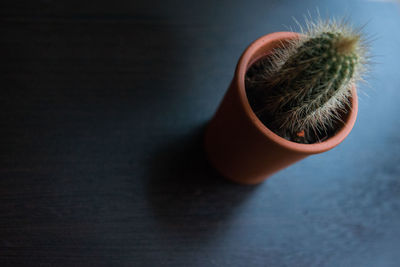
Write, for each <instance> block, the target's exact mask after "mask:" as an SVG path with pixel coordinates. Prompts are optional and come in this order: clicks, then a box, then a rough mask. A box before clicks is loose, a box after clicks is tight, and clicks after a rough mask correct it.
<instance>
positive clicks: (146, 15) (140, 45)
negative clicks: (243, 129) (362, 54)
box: [0, 0, 400, 267]
mask: <svg viewBox="0 0 400 267" xmlns="http://www.w3.org/2000/svg"><path fill="white" fill-rule="evenodd" d="M316 7H319V9H320V12H321V15H322V17H328V16H339V17H342V16H347V17H348V18H349V21H350V22H352V23H354V24H355V25H357V26H361V25H364V24H365V23H367V25H366V26H365V33H366V34H367V35H368V36H371V38H372V39H375V41H373V42H372V44H371V53H372V54H373V55H374V58H373V61H374V62H376V64H374V65H372V66H371V71H370V77H367V80H368V82H369V83H368V84H362V85H360V86H359V95H360V107H359V116H358V119H357V122H356V125H355V127H354V129H353V131H352V133H351V134H350V135H349V136H348V138H347V139H346V140H345V141H344V142H343V143H342V144H341V145H339V146H338V147H337V148H335V149H333V150H331V151H329V152H327V153H324V154H321V155H316V156H312V157H309V158H307V159H305V160H303V161H301V162H300V163H298V164H295V165H293V166H291V167H289V168H287V169H286V170H284V171H282V172H280V173H278V174H276V175H274V176H272V177H271V178H270V179H268V180H267V181H266V182H265V183H263V184H261V185H259V186H239V185H235V184H232V183H230V182H227V181H225V180H223V179H222V178H221V177H220V176H219V175H218V174H217V173H216V172H215V171H214V170H213V169H212V168H211V167H210V166H209V165H208V164H207V162H206V160H205V158H204V154H203V151H202V134H203V130H204V126H205V125H206V123H207V122H208V121H209V119H210V118H211V116H212V115H213V113H214V112H215V110H216V108H217V106H218V104H219V102H220V101H221V99H222V97H223V94H224V92H225V90H226V88H227V86H228V84H229V82H230V79H231V78H232V76H233V71H234V68H235V65H236V62H237V60H238V58H239V56H240V54H241V53H242V52H243V50H244V49H245V48H246V46H247V45H248V44H249V43H250V42H252V41H253V40H255V39H256V38H258V37H260V36H261V35H264V34H267V33H270V32H276V31H284V30H287V28H286V27H285V26H284V25H287V26H294V25H295V23H294V22H293V20H292V16H294V17H296V18H298V19H299V20H301V19H302V16H303V15H304V14H306V13H307V11H308V10H310V12H311V13H312V14H314V16H315V14H316V12H315V10H316ZM399 29H400V6H399V5H398V4H397V3H395V2H389V1H365V0H364V1H361V0H359V1H346V0H340V1H330V0H326V1H294V0H293V1H266V0H262V1H261V0H260V1H228V0H226V1H225V0H224V1H161V0H160V1H150V0H147V1H141V2H138V1H51V0H46V1H45V0H43V1H1V3H0V71H1V74H0V82H1V83H0V84H1V89H0V108H1V112H0V125H1V128H0V266H19V265H26V266H365V267H369V266H384V267H386V266H388V267H389V266H400V167H399V162H400V134H399V132H400V120H399V114H400V112H399V111H400V105H399V99H400V62H399V59H400V51H399V48H400V31H399Z"/></svg>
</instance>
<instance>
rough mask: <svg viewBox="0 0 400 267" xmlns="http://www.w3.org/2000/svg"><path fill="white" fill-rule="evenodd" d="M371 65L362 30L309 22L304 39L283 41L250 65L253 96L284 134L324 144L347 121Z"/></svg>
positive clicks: (266, 117)
mask: <svg viewBox="0 0 400 267" xmlns="http://www.w3.org/2000/svg"><path fill="white" fill-rule="evenodd" d="M365 63H366V45H365V41H364V38H363V36H362V34H361V33H360V31H356V30H353V29H352V28H351V27H349V26H348V25H347V24H346V23H337V22H336V21H334V20H331V21H322V20H321V19H319V20H318V21H317V22H316V23H313V22H307V29H306V30H303V29H302V33H301V34H300V36H299V38H298V39H295V40H289V41H287V42H286V43H282V45H281V46H280V47H278V48H276V49H275V50H273V52H272V54H271V55H269V56H268V57H266V58H263V59H261V60H259V61H258V62H256V63H255V64H253V66H251V67H250V68H249V70H248V72H247V75H246V91H247V95H248V99H249V102H250V104H251V106H252V108H253V110H254V112H255V113H256V115H257V116H258V117H259V118H260V120H261V121H262V122H263V123H264V124H265V125H267V126H268V127H269V128H270V129H271V130H273V131H274V132H275V133H277V134H278V135H280V136H282V137H284V138H286V139H288V140H290V141H294V142H299V143H315V142H320V141H323V140H324V139H326V138H327V137H329V136H331V135H333V134H334V133H335V131H336V130H337V129H338V128H340V126H341V124H343V121H342V119H341V118H342V117H343V114H344V113H346V110H348V109H349V108H351V106H350V101H349V97H351V88H352V86H353V85H354V84H355V82H357V81H358V80H360V79H361V74H362V73H363V72H364V69H365Z"/></svg>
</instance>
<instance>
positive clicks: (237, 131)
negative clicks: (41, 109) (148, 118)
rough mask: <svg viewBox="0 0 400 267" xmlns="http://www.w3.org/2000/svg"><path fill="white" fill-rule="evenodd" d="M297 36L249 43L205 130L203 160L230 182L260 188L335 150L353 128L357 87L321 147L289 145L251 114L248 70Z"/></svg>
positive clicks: (277, 35) (270, 37) (274, 36)
mask: <svg viewBox="0 0 400 267" xmlns="http://www.w3.org/2000/svg"><path fill="white" fill-rule="evenodd" d="M297 37H298V34H297V33H293V32H277V33H272V34H268V35H265V36H263V37H261V38H259V39H258V40H256V41H255V42H253V43H252V44H251V45H250V46H249V47H248V48H247V49H246V50H245V51H244V53H243V55H242V56H241V58H240V60H239V62H238V64H237V67H236V71H235V76H234V77H233V80H232V82H231V85H230V87H229V89H228V91H227V93H226V94H225V96H224V99H223V100H222V103H221V104H220V106H219V108H218V110H217V112H216V114H215V115H214V117H213V118H212V120H211V122H210V123H209V125H208V126H207V129H206V133H205V140H204V141H205V150H206V154H207V157H208V159H209V161H210V162H211V164H212V165H214V167H215V168H216V169H217V170H218V171H219V172H220V173H221V174H222V175H223V176H225V177H226V178H228V179H230V180H233V181H235V182H238V183H242V184H257V183H260V182H262V181H264V180H265V179H266V178H268V176H270V175H271V174H273V173H275V172H277V171H279V170H281V169H283V168H285V167H287V166H289V165H290V164H293V163H295V162H297V161H299V160H301V159H303V158H305V157H307V156H309V155H312V154H317V153H321V152H324V151H327V150H330V149H332V148H334V147H335V146H337V145H338V144H340V143H341V142H342V141H343V140H344V138H346V136H347V135H348V134H349V133H350V131H351V129H352V128H353V125H354V123H355V121H356V117H357V110H358V104H357V92H356V88H355V87H353V89H352V99H351V105H352V108H351V110H350V111H349V112H348V113H347V115H346V116H345V117H344V118H343V120H344V121H345V124H344V127H343V128H342V129H340V130H339V131H338V132H337V134H336V135H335V136H333V137H331V138H329V139H327V140H325V141H323V142H320V143H315V144H300V143H295V142H291V141H288V140H286V139H284V138H282V137H280V136H278V135H276V134H275V133H273V132H272V131H271V130H269V129H268V128H267V127H266V126H265V125H264V124H263V123H262V122H261V121H260V120H259V119H258V118H257V116H256V115H255V114H254V112H253V110H252V109H251V107H250V104H249V102H248V100H247V96H246V91H245V81H244V79H245V74H246V71H247V69H248V68H249V67H250V66H251V64H253V63H254V62H255V61H256V60H258V59H260V58H261V57H264V56H265V55H267V54H268V53H270V51H271V50H272V49H273V48H274V47H277V46H279V44H280V43H281V42H282V41H284V40H287V39H291V38H297Z"/></svg>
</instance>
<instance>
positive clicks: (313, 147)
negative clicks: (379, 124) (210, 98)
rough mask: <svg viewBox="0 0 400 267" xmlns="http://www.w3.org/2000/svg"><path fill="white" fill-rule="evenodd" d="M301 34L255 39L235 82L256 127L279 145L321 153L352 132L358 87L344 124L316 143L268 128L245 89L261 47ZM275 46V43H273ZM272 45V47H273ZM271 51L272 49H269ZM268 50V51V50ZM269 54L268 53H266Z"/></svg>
mask: <svg viewBox="0 0 400 267" xmlns="http://www.w3.org/2000/svg"><path fill="white" fill-rule="evenodd" d="M298 36H299V34H298V33H295V32H276V33H271V34H267V35H264V36H262V37H260V38H259V39H257V40H256V41H254V42H253V43H252V44H250V45H249V47H247V49H246V50H245V51H244V53H243V54H242V56H241V57H240V59H239V62H238V64H237V67H236V71H235V74H236V75H235V77H234V80H233V82H234V83H236V84H237V86H235V88H236V90H238V91H239V92H238V93H239V97H240V103H241V105H242V107H243V108H244V111H245V113H246V116H247V118H248V119H249V120H251V122H252V123H253V125H254V126H255V127H257V129H258V130H259V131H260V132H261V133H262V134H263V135H265V136H266V137H267V138H269V139H271V140H272V141H274V142H275V143H276V144H278V145H279V146H282V147H285V148H286V149H288V150H291V151H295V152H299V153H305V154H316V153H321V152H324V151H327V150H330V149H332V148H333V147H335V146H337V145H338V144H340V143H341V142H342V141H343V140H344V139H345V138H346V136H347V135H348V134H349V133H350V131H351V129H352V128H353V126H354V123H355V121H356V118H357V111H358V99H357V90H356V87H355V86H353V88H352V98H351V107H352V108H351V109H350V113H349V114H348V116H347V117H346V119H345V123H344V126H343V127H342V128H341V129H340V130H339V131H338V132H337V133H336V134H335V135H334V136H332V137H330V138H328V139H327V140H325V141H323V142H320V143H314V144H300V143H296V142H292V141H289V140H286V139H285V138H283V137H280V136H279V135H277V134H275V133H274V132H273V131H271V130H270V129H268V128H267V127H266V126H265V125H264V124H263V123H262V122H261V121H260V120H259V119H258V117H257V116H256V114H255V113H254V112H253V110H252V108H251V106H250V103H249V101H248V99H247V95H246V90H245V74H246V72H247V69H248V67H249V66H250V64H252V63H253V62H254V55H255V53H256V52H257V51H258V50H260V48H262V47H264V46H267V45H272V43H276V44H279V43H280V42H281V41H282V40H285V39H286V40H287V39H294V38H297V37H298ZM273 46H275V45H273ZM273 46H271V47H273ZM267 51H270V50H267ZM267 51H266V52H267ZM265 54H267V53H265Z"/></svg>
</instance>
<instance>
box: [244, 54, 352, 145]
mask: <svg viewBox="0 0 400 267" xmlns="http://www.w3.org/2000/svg"><path fill="white" fill-rule="evenodd" d="M270 67H271V61H270V58H269V56H264V57H262V58H261V59H259V60H257V61H255V62H254V63H253V64H251V66H250V67H249V68H248V70H247V73H246V79H245V88H246V95H247V99H248V101H249V104H250V106H251V108H252V110H253V112H254V113H255V114H256V115H257V117H258V118H259V120H260V121H261V122H262V123H263V124H264V125H265V126H266V127H267V128H268V129H270V130H271V131H273V132H274V133H275V134H277V135H279V136H280V137H283V138H285V139H287V140H289V141H292V142H296V143H302V144H313V143H319V142H323V141H325V140H326V139H328V138H330V137H332V136H334V135H335V134H336V133H337V132H338V131H339V130H340V129H341V128H342V127H343V126H344V120H343V119H340V118H338V119H336V120H334V121H333V127H331V128H330V129H327V130H324V131H318V130H313V131H312V130H310V131H307V132H306V133H305V132H304V131H302V132H298V133H297V134H296V135H293V134H292V133H289V132H287V131H285V130H282V129H281V127H280V124H279V122H277V121H276V120H275V118H274V114H271V113H269V112H265V108H264V107H265V103H264V99H266V98H267V97H268V94H269V93H270V92H271V91H270V90H274V88H265V85H263V84H259V83H257V82H254V81H255V80H257V78H256V79H254V77H256V76H260V75H265V69H266V68H270ZM349 108H350V107H349ZM347 113H348V112H346V111H342V112H341V114H340V117H341V118H345V117H346V115H347Z"/></svg>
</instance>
